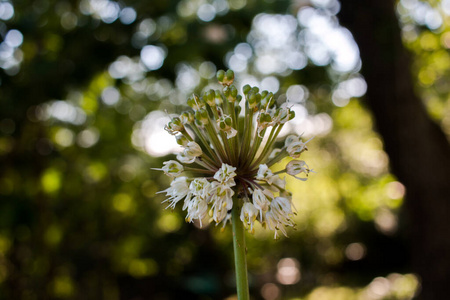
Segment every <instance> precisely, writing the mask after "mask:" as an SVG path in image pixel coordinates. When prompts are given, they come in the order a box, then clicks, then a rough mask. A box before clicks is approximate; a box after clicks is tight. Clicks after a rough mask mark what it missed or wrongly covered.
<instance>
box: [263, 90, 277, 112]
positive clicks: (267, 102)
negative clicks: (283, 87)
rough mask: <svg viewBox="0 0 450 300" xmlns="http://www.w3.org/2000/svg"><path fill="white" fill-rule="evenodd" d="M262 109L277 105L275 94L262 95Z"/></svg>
mask: <svg viewBox="0 0 450 300" xmlns="http://www.w3.org/2000/svg"><path fill="white" fill-rule="evenodd" d="M261 96H262V99H261V107H264V108H266V107H267V108H270V107H272V106H273V105H274V104H275V98H274V97H273V93H268V94H266V95H263V94H261Z"/></svg>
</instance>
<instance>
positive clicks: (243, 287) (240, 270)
mask: <svg viewBox="0 0 450 300" xmlns="http://www.w3.org/2000/svg"><path fill="white" fill-rule="evenodd" d="M234 200H235V201H234V205H233V212H232V216H231V222H232V224H233V249H234V266H235V269H236V288H237V295H238V300H249V299H250V295H249V292H248V278H247V258H246V247H245V234H244V224H243V223H242V221H241V219H240V216H239V215H240V214H239V205H238V203H237V201H236V200H237V198H235V199H234Z"/></svg>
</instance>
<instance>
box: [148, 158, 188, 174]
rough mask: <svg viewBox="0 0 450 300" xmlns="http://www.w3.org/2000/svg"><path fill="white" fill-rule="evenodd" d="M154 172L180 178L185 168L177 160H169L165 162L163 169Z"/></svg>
mask: <svg viewBox="0 0 450 300" xmlns="http://www.w3.org/2000/svg"><path fill="white" fill-rule="evenodd" d="M153 170H158V171H163V172H164V174H166V175H167V176H170V177H178V176H180V175H181V173H183V171H184V168H183V165H181V164H180V163H179V162H177V161H175V160H169V161H165V162H163V167H162V168H161V169H155V168H153Z"/></svg>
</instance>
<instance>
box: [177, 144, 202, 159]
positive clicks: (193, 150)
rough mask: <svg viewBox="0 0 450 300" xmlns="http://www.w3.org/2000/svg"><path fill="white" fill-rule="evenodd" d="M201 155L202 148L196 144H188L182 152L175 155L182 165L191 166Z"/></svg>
mask: <svg viewBox="0 0 450 300" xmlns="http://www.w3.org/2000/svg"><path fill="white" fill-rule="evenodd" d="M202 154H203V151H202V148H201V147H200V146H199V145H198V144H197V143H196V142H189V143H187V145H186V148H185V149H184V151H183V152H182V153H179V154H178V155H177V159H178V160H179V161H180V162H182V163H184V164H192V163H193V162H194V161H195V159H196V158H197V157H198V156H200V155H202Z"/></svg>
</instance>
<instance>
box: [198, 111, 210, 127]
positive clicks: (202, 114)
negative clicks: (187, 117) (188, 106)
mask: <svg viewBox="0 0 450 300" xmlns="http://www.w3.org/2000/svg"><path fill="white" fill-rule="evenodd" d="M195 119H196V120H197V121H199V122H200V123H201V124H202V125H205V124H208V122H209V118H208V112H207V111H206V109H204V108H200V109H199V110H197V111H196V112H195Z"/></svg>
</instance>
